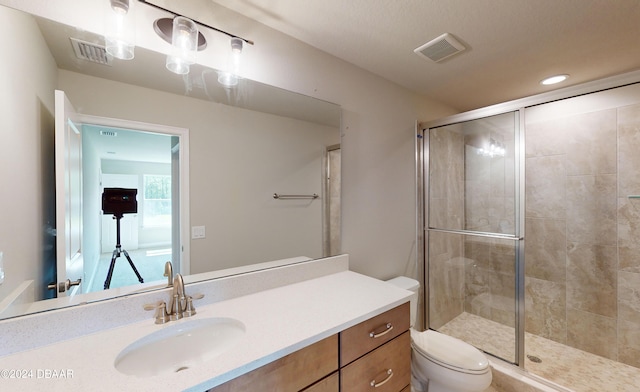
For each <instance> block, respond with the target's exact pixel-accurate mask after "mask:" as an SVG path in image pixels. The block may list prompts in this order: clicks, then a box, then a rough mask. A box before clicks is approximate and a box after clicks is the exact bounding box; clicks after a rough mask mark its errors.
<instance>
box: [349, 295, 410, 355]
mask: <svg viewBox="0 0 640 392" xmlns="http://www.w3.org/2000/svg"><path fill="white" fill-rule="evenodd" d="M408 329H409V303H408V302H406V303H404V304H402V305H400V306H398V307H396V308H393V309H391V310H389V311H386V312H384V313H382V314H380V315H378V316H375V317H373V318H370V319H369V320H366V321H363V322H361V323H360V324H357V325H354V326H353V327H351V328H349V329H346V330H344V331H342V332H340V366H345V365H347V364H348V363H350V362H353V361H354V360H356V359H358V358H360V357H361V356H363V355H364V354H366V353H368V352H369V351H371V350H373V349H375V348H376V347H378V346H380V345H382V344H384V343H386V342H388V341H390V340H391V339H393V338H395V337H396V336H398V335H400V334H401V333H403V332H405V331H407V330H408Z"/></svg>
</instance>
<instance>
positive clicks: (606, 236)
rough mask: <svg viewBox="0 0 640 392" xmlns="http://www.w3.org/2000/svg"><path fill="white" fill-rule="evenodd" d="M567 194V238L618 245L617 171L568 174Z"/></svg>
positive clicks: (573, 240)
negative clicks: (593, 173) (604, 173)
mask: <svg viewBox="0 0 640 392" xmlns="http://www.w3.org/2000/svg"><path fill="white" fill-rule="evenodd" d="M566 195H567V240H568V241H572V242H581V243H585V244H598V245H612V246H615V245H616V243H617V228H616V212H617V207H616V203H617V201H616V175H615V174H606V175H583V176H568V177H567V183H566Z"/></svg>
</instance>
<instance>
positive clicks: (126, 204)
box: [102, 188, 144, 290]
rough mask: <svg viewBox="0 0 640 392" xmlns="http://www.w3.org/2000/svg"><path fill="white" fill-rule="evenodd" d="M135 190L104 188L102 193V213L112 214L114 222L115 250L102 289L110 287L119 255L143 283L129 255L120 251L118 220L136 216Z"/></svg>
mask: <svg viewBox="0 0 640 392" xmlns="http://www.w3.org/2000/svg"><path fill="white" fill-rule="evenodd" d="M137 194H138V190H137V189H125V188H104V192H103V193H102V212H103V213H104V214H105V215H106V214H113V219H115V220H116V248H115V249H114V251H113V254H112V255H111V264H110V265H109V272H108V273H107V280H105V281H104V289H105V290H106V289H108V288H109V286H110V285H111V278H112V276H113V269H114V267H115V266H116V259H117V258H118V257H120V254H121V253H124V256H125V257H126V258H127V260H128V261H129V265H130V266H131V268H132V269H133V272H135V273H136V276H137V277H138V281H139V282H140V283H144V280H142V276H140V273H138V270H137V269H136V266H135V265H134V264H133V261H131V257H129V253H128V252H127V251H126V250H124V249H122V245H120V219H122V217H123V216H124V214H136V213H137V212H138V202H137V201H136V195H137Z"/></svg>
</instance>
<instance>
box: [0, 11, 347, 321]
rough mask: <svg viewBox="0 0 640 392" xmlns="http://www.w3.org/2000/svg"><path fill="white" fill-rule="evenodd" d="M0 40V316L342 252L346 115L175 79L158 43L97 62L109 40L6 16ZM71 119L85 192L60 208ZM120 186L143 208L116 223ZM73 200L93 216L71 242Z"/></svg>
mask: <svg viewBox="0 0 640 392" xmlns="http://www.w3.org/2000/svg"><path fill="white" fill-rule="evenodd" d="M4 3H5V4H6V3H9V4H11V2H4ZM0 30H2V31H1V34H0V47H2V50H3V53H5V55H6V61H4V60H3V62H2V64H0V78H2V81H3V83H2V86H3V88H2V90H1V91H0V94H1V95H2V102H3V105H2V108H1V109H0V121H1V122H2V123H3V128H2V135H3V139H4V141H5V153H3V158H2V159H3V161H2V168H1V169H0V177H1V178H2V180H3V183H4V184H5V186H3V190H2V194H1V195H0V212H1V214H2V223H1V225H0V252H2V253H0V318H7V317H15V316H20V315H23V314H26V313H33V312H39V311H45V310H49V309H56V308H59V307H62V306H70V305H74V304H78V303H84V302H90V301H95V300H102V299H106V298H113V297H115V296H120V295H127V294H130V293H134V292H138V291H142V290H150V289H159V288H162V287H165V286H166V279H167V278H166V277H164V276H163V274H164V265H165V263H166V262H167V261H171V262H172V263H173V266H174V271H179V272H182V273H184V274H186V275H188V277H187V278H186V279H185V280H186V281H191V282H193V281H198V280H203V279H212V278H216V277H220V276H226V275H228V274H236V273H243V272H246V271H254V270H256V269H261V268H270V267H273V266H277V265H282V264H283V263H296V262H304V261H308V260H312V259H317V258H321V257H326V256H331V255H335V254H338V253H339V252H340V107H339V106H338V105H335V104H333V103H329V102H324V101H321V100H318V99H314V98H311V97H307V96H303V95H300V94H297V93H293V92H289V91H285V90H282V89H279V88H276V87H273V86H268V85H265V84H261V83H258V82H254V81H251V80H247V79H240V82H239V83H238V85H237V86H235V87H233V88H225V87H223V86H221V85H220V84H219V83H218V80H217V72H216V70H214V69H211V68H209V67H207V66H203V65H200V64H194V65H192V66H191V69H190V72H189V74H188V75H176V74H173V73H170V72H169V71H167V69H166V68H165V57H166V55H165V54H163V53H158V52H155V51H153V50H149V49H145V48H143V47H137V48H136V52H135V58H134V59H133V60H131V61H122V60H118V59H109V61H108V64H101V63H97V62H94V61H92V60H90V59H87V58H82V57H83V56H82V55H83V54H84V55H86V54H87V53H89V54H90V53H91V51H93V50H94V49H92V46H93V45H97V46H101V45H104V38H103V37H102V36H100V35H97V34H95V33H94V32H91V31H88V30H87V29H86V28H82V29H79V28H76V27H74V26H69V25H66V24H62V23H60V22H58V21H54V20H51V19H48V18H44V17H42V15H40V16H36V15H31V14H29V13H27V12H24V11H21V10H16V9H13V8H9V7H6V6H0ZM158 39H160V38H158ZM82 45H84V47H82ZM95 50H97V49H95ZM56 90H57V91H59V93H55V91H56ZM56 94H60V96H66V100H67V105H68V107H67V109H66V111H67V112H69V107H72V108H73V113H75V117H74V119H73V121H72V119H71V118H72V117H73V115H69V116H70V117H69V119H65V120H63V121H60V119H61V116H62V115H61V114H60V113H59V111H60V103H59V102H58V101H56V99H55V97H56ZM56 122H58V123H60V124H62V126H63V127H64V128H65V129H67V131H68V132H70V133H71V134H73V133H74V132H75V134H77V135H79V136H81V138H80V139H79V140H80V141H79V142H78V143H79V144H78V147H77V154H76V155H77V158H78V160H77V162H78V163H77V166H78V168H79V169H80V170H81V171H77V172H76V175H77V178H78V180H77V181H75V182H74V181H73V180H71V181H67V186H68V185H69V183H71V184H72V185H73V184H74V183H79V185H81V188H82V192H81V193H75V190H74V189H73V186H72V187H71V188H72V190H68V189H67V190H66V192H67V193H66V194H65V193H63V194H62V196H60V195H61V194H60V190H61V189H62V187H61V186H60V182H59V181H58V182H57V181H56V170H58V169H60V167H61V163H60V156H62V155H61V154H65V155H64V156H65V157H67V158H68V157H69V156H71V155H73V154H70V155H69V154H68V153H66V152H65V153H60V150H56V149H57V148H59V140H58V139H56V132H57V131H56V125H59V124H56ZM70 124H72V125H70ZM56 151H58V152H56ZM63 151H64V150H63ZM70 162H72V160H70V159H66V164H69V163H70ZM71 166H73V163H71ZM58 180H59V178H58ZM56 184H58V185H56ZM63 184H64V182H63ZM76 185H78V184H76ZM56 189H57V190H58V196H57V197H56ZM105 189H134V190H135V195H136V196H135V197H136V209H135V212H133V211H129V212H127V213H124V214H123V215H122V217H121V219H120V220H118V219H114V218H116V217H115V215H114V214H113V211H111V210H108V211H107V210H105V205H104V197H105V195H106V192H105ZM75 195H80V196H77V197H76V196H75ZM287 196H293V197H287ZM63 197H65V198H67V199H69V200H71V201H69V202H66V204H65V203H63V206H66V207H64V208H69V205H70V203H74V201H73V199H74V197H75V199H76V200H75V203H77V205H78V206H79V207H78V208H79V209H80V210H81V215H82V219H81V220H80V221H78V222H81V223H78V222H75V223H74V221H73V220H70V221H67V222H71V223H67V227H66V230H65V228H62V227H60V224H56V221H60V217H59V216H58V217H56V211H58V212H59V211H60V208H61V207H60V202H61V199H62V198H63ZM56 205H58V207H56ZM74 225H75V226H74ZM69 227H70V229H69ZM74 230H75V234H76V236H77V240H76V239H69V238H66V243H67V244H68V245H69V246H71V247H73V246H75V247H77V248H78V249H80V250H81V252H82V258H83V261H82V265H81V266H80V267H79V271H80V272H79V275H77V276H78V279H76V278H75V277H72V276H69V278H70V280H69V282H66V283H70V284H71V285H69V284H67V287H66V288H65V289H66V290H65V291H64V292H62V291H60V289H61V285H62V286H64V285H65V282H64V281H61V279H60V278H59V276H56V274H57V272H56V271H57V270H59V269H60V260H59V259H60V256H59V255H58V256H56V253H57V252H58V253H59V251H60V246H59V245H57V243H56V238H57V237H60V238H65V237H62V236H64V235H68V232H69V231H71V232H74ZM116 237H118V238H119V239H118V238H116ZM74 241H75V242H74ZM118 245H119V246H118ZM120 249H123V250H126V251H127V252H126V253H127V254H126V255H125V254H124V252H119V251H118V252H117V253H118V255H117V257H114V254H115V253H116V252H114V251H115V250H120ZM126 256H128V257H129V258H130V259H131V263H129V262H128V259H127V257H126ZM57 259H58V260H57ZM56 262H58V266H57V267H56ZM111 265H114V268H113V270H112V271H111V272H109V269H110V267H111ZM76 267H77V266H76ZM76 267H73V266H71V267H69V266H67V268H70V270H71V269H73V268H76ZM77 269H78V268H76V270H77ZM107 276H109V277H110V278H109V279H107ZM140 278H142V280H143V282H142V283H141V282H140V280H141V279H140ZM77 280H80V282H79V284H78V285H77V286H73V283H75V282H76V281H77ZM107 280H108V281H109V282H108V283H109V284H107Z"/></svg>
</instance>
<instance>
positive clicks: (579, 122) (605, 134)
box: [566, 109, 617, 175]
mask: <svg viewBox="0 0 640 392" xmlns="http://www.w3.org/2000/svg"><path fill="white" fill-rule="evenodd" d="M566 121H568V122H569V124H570V125H568V126H567V129H566V131H567V135H566V138H567V139H566V143H567V174H568V175H584V174H611V173H615V172H616V149H617V145H616V144H617V141H616V125H617V124H616V110H615V109H611V110H602V111H597V112H592V113H585V114H580V115H576V116H572V117H569V118H567V119H566Z"/></svg>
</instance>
